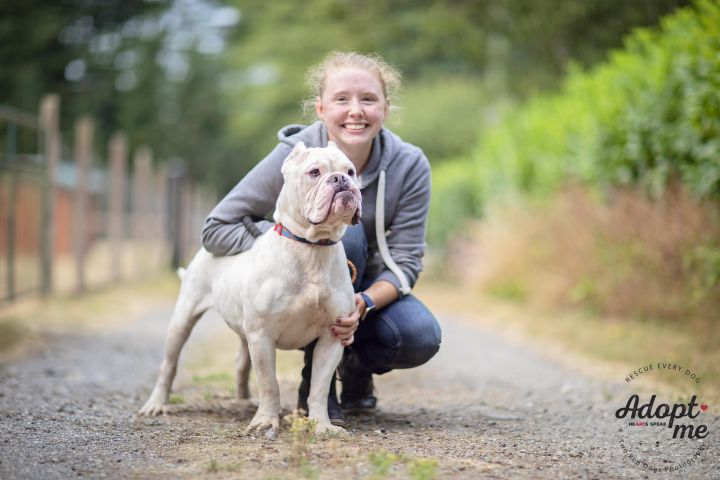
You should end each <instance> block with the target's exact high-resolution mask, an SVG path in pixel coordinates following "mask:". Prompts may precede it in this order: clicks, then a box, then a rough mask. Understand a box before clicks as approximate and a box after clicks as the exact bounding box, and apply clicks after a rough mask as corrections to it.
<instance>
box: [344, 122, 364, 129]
mask: <svg viewBox="0 0 720 480" xmlns="http://www.w3.org/2000/svg"><path fill="white" fill-rule="evenodd" d="M365 127H366V125H365V124H364V123H363V124H358V123H347V124H345V128H347V129H348V130H362V129H363V128H365Z"/></svg>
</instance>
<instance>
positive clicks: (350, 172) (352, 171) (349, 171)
mask: <svg viewBox="0 0 720 480" xmlns="http://www.w3.org/2000/svg"><path fill="white" fill-rule="evenodd" d="M348 175H350V176H351V177H354V176H355V170H353V169H352V168H351V169H350V170H348Z"/></svg>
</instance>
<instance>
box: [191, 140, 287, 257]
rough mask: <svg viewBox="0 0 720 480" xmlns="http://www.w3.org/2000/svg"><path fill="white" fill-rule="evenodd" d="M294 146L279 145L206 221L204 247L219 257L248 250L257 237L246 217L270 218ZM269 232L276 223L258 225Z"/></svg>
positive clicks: (263, 222) (203, 234)
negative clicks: (243, 219)
mask: <svg viewBox="0 0 720 480" xmlns="http://www.w3.org/2000/svg"><path fill="white" fill-rule="evenodd" d="M291 150H292V147H291V146H290V145H288V144H286V143H280V144H278V146H277V147H275V149H274V150H273V151H272V152H270V154H269V155H268V156H267V157H265V158H264V159H263V160H262V161H261V162H260V163H258V164H257V165H256V166H255V167H254V168H253V169H252V170H250V172H249V173H248V174H247V175H245V177H243V179H242V180H240V182H239V183H238V184H237V185H235V187H234V188H233V189H232V190H231V191H230V193H228V194H227V195H226V196H225V198H223V199H222V200H221V201H220V203H218V204H217V206H216V207H215V208H214V209H213V210H212V212H210V215H209V216H208V217H207V219H205V225H204V226H203V230H202V246H203V247H204V248H205V250H207V251H208V252H210V253H213V254H215V255H235V254H237V253H240V252H244V251H246V250H248V249H249V248H250V247H251V246H252V245H253V243H254V242H255V238H254V237H253V236H252V235H251V234H250V232H248V231H247V229H246V228H245V227H244V226H243V224H242V218H243V217H244V216H246V215H252V216H254V217H261V218H264V217H266V216H267V215H268V214H269V213H271V212H272V211H273V209H274V208H275V203H276V202H277V198H278V196H279V195H280V190H281V189H282V186H283V177H282V172H281V168H282V164H283V161H284V160H285V158H286V157H287V156H288V154H289V153H290V151H291ZM257 225H258V228H260V230H262V231H263V232H265V231H267V230H268V229H269V228H270V227H271V226H272V222H269V221H266V220H262V221H260V222H257Z"/></svg>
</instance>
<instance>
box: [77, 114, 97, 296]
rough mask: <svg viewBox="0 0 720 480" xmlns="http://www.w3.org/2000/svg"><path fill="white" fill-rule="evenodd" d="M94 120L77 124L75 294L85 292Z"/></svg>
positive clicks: (87, 119)
mask: <svg viewBox="0 0 720 480" xmlns="http://www.w3.org/2000/svg"><path fill="white" fill-rule="evenodd" d="M92 138H93V120H92V118H90V117H89V116H83V117H81V118H80V119H79V120H77V122H76V123H75V168H76V171H77V185H76V186H75V202H74V204H73V246H74V253H75V271H76V275H77V276H76V285H75V292H76V293H81V292H83V291H85V255H86V253H87V252H86V247H87V245H86V241H85V240H86V235H87V223H86V216H87V204H88V198H87V197H88V192H87V177H88V170H89V169H90V163H91V161H92V159H91V156H92Z"/></svg>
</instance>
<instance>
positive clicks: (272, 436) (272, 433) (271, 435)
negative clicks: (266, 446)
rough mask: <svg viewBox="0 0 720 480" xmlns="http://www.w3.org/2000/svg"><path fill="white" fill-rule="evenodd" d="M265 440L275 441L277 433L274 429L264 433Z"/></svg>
mask: <svg viewBox="0 0 720 480" xmlns="http://www.w3.org/2000/svg"><path fill="white" fill-rule="evenodd" d="M265 438H267V439H268V440H277V432H276V431H275V429H274V428H271V429H270V430H268V431H267V432H265Z"/></svg>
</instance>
